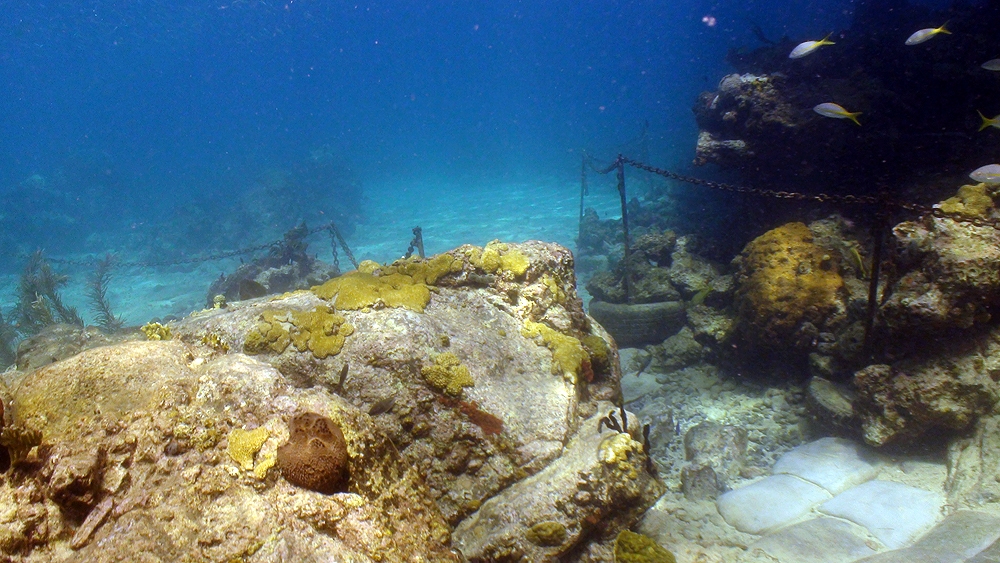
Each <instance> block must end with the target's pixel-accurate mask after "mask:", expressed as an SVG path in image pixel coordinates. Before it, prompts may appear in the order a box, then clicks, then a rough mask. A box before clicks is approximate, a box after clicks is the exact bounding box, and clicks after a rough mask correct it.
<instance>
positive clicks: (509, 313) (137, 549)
mask: <svg viewBox="0 0 1000 563" xmlns="http://www.w3.org/2000/svg"><path fill="white" fill-rule="evenodd" d="M572 265H573V263H572V256H571V255H570V253H569V252H568V251H567V250H566V249H564V248H561V247H559V246H556V245H549V244H543V243H537V242H532V243H525V244H523V245H503V244H500V243H491V244H490V245H487V246H486V247H484V248H479V247H472V246H466V247H461V248H459V249H456V250H454V251H452V252H450V253H445V254H443V255H439V256H436V257H434V258H430V259H427V260H417V259H414V260H408V261H400V262H397V263H396V264H392V265H378V264H374V263H366V264H362V271H360V272H356V273H353V274H350V275H347V276H344V277H342V278H337V279H335V280H333V281H331V282H328V283H326V284H323V285H322V286H317V287H315V288H313V290H310V291H298V292H294V293H290V294H286V295H282V296H280V297H275V298H261V299H255V300H250V301H244V302H240V303H236V304H231V305H230V306H229V307H227V308H225V309H210V310H206V311H202V312H199V313H195V314H193V315H192V316H190V317H188V318H186V319H184V320H182V321H179V322H175V323H171V326H170V328H171V331H170V332H171V333H172V334H173V335H174V339H173V340H166V341H159V342H152V341H150V342H128V343H124V344H119V345H114V346H107V347H103V348H97V349H93V350H89V351H86V352H83V353H81V354H79V355H77V356H73V357H71V358H68V359H65V360H62V361H59V362H56V363H54V364H52V365H49V366H46V367H43V368H41V369H39V370H36V371H34V372H31V373H28V374H24V373H20V372H15V373H14V374H13V375H9V378H10V380H11V396H12V401H11V409H10V412H9V413H7V414H8V416H9V417H10V419H11V421H12V423H11V424H10V425H9V426H8V427H7V428H6V429H5V430H4V433H3V444H4V445H6V446H7V447H8V449H9V450H10V452H11V456H12V458H13V467H12V469H11V470H10V473H9V475H8V478H6V479H4V480H3V481H2V482H0V499H3V501H4V502H5V503H7V505H9V506H15V507H17V510H16V511H15V512H12V513H11V514H15V513H16V517H12V518H8V519H7V520H3V521H0V552H3V553H6V554H10V553H15V552H16V553H25V554H29V555H30V557H31V559H26V560H30V561H40V562H41V561H50V560H52V559H51V558H50V557H49V555H48V554H49V553H52V552H53V551H62V552H72V553H73V554H74V555H73V557H75V559H74V558H72V557H71V558H70V559H69V560H79V561H84V560H86V561H112V560H116V558H119V559H120V558H121V557H123V556H122V554H123V553H142V554H144V556H148V559H150V560H162V561H168V560H169V561H175V560H184V559H189V560H220V559H221V560H229V559H234V558H241V557H249V556H250V555H253V557H254V558H255V559H254V560H260V561H271V560H274V561H277V560H281V559H282V558H284V560H287V559H288V558H293V559H301V560H312V559H310V558H316V557H324V558H333V559H338V560H347V559H352V558H355V559H357V560H379V559H381V560H389V559H391V560H400V561H403V560H410V559H415V558H419V557H424V558H428V559H432V560H435V561H452V560H455V557H456V556H455V555H454V554H452V553H451V551H450V550H451V542H450V531H451V530H452V529H453V527H454V526H456V525H458V526H462V525H463V523H464V522H466V521H468V522H473V521H475V522H477V524H476V526H475V527H476V530H477V532H476V533H477V535H478V537H479V538H480V540H481V543H480V544H479V545H501V544H504V542H505V541H506V540H504V539H503V538H506V537H509V535H507V534H508V532H509V530H510V528H509V527H507V525H506V524H504V525H501V523H500V522H499V521H494V520H491V519H490V518H487V517H485V516H483V515H485V514H486V513H485V512H483V513H482V514H481V513H480V511H483V510H488V509H487V506H489V505H490V504H489V503H490V502H493V501H491V499H494V498H503V499H505V500H503V501H502V502H515V501H516V497H517V496H518V493H516V491H518V490H520V489H518V488H516V487H518V486H520V487H521V488H523V487H524V485H518V484H519V483H523V482H525V479H529V478H531V476H532V475H539V474H541V473H542V472H546V471H549V472H551V471H555V469H550V468H552V467H558V464H561V463H563V464H570V461H569V458H567V459H566V460H564V457H565V456H566V455H568V452H570V451H574V450H573V448H572V447H571V446H568V445H569V444H571V443H577V442H579V441H580V440H584V441H586V440H589V439H590V438H586V436H590V434H591V433H593V432H596V431H597V424H596V422H595V419H594V417H595V416H597V415H598V406H599V405H604V406H606V405H607V403H605V402H602V401H608V400H611V399H616V398H617V397H618V395H619V394H620V389H619V383H618V382H619V377H620V374H619V371H618V359H617V351H616V350H615V348H614V347H613V345H611V344H609V342H610V341H611V340H610V337H608V336H607V335H606V334H604V333H603V331H602V330H601V329H600V327H599V326H597V325H596V324H594V323H592V322H591V321H590V320H589V318H588V317H587V316H586V314H585V313H584V312H583V310H582V307H581V303H580V300H579V299H578V298H577V297H576V293H575V288H574V278H573V270H572ZM602 408H604V407H602ZM303 413H313V414H311V415H309V416H312V417H314V418H317V417H318V418H317V420H319V419H329V420H330V421H331V423H332V424H333V425H335V426H336V427H338V428H340V429H341V430H342V433H343V438H344V441H345V442H346V448H347V454H348V468H347V471H346V472H343V473H338V475H343V474H345V473H346V475H347V476H348V477H347V481H346V484H345V485H344V486H343V487H340V486H338V487H330V488H329V489H330V490H333V489H336V490H337V491H340V490H346V492H335V493H334V494H322V493H319V492H315V491H311V490H308V489H306V488H301V487H299V486H296V485H295V484H293V483H291V482H289V481H287V480H286V479H285V478H283V477H282V475H281V471H279V468H280V469H282V470H284V468H283V467H281V460H279V459H277V458H278V457H279V455H278V448H279V447H281V446H282V445H283V444H285V443H286V442H288V441H289V430H288V428H289V423H290V422H291V421H293V418H294V417H297V416H298V415H302V414H303ZM597 418H600V417H597ZM584 427H586V429H584ZM614 434H615V433H614V432H611V431H608V430H607V429H606V428H605V433H604V434H603V436H602V440H603V439H604V438H605V437H612V436H613V435H614ZM622 435H623V436H625V437H622V438H618V440H619V441H620V442H621V444H619V443H618V442H615V444H616V449H614V456H613V457H614V463H613V464H612V462H610V461H606V460H605V461H602V462H601V463H603V464H605V465H607V464H612V465H613V467H612V468H610V469H608V471H605V472H603V473H595V475H594V478H595V479H598V480H600V481H601V482H600V483H597V484H594V486H598V485H599V487H604V489H601V490H605V491H608V494H606V495H604V494H596V493H594V494H593V495H592V496H591V497H590V500H586V501H583V500H580V503H581V505H586V510H582V509H581V511H579V512H572V511H571V512H567V513H566V514H565V518H563V519H562V520H560V522H562V523H563V526H565V528H566V529H567V530H572V533H569V534H567V535H566V536H565V541H564V542H563V543H561V544H560V547H559V550H560V551H559V553H565V552H567V551H572V552H573V553H585V552H588V551H590V550H592V549H597V550H600V549H604V548H603V547H600V546H605V545H606V544H607V542H608V538H609V537H611V538H612V539H613V537H614V534H615V533H617V531H619V530H620V529H624V528H627V527H628V526H629V525H630V523H631V522H632V521H633V520H634V519H635V517H636V516H637V514H638V513H639V512H640V511H641V510H643V509H644V507H647V506H649V505H651V504H652V502H653V501H654V500H655V498H656V496H657V494H658V492H659V491H660V490H661V489H660V488H659V487H660V486H659V484H658V482H657V480H656V479H655V478H654V477H652V476H651V475H647V474H644V473H641V471H643V470H644V468H645V459H646V452H645V448H644V446H643V443H642V442H641V435H638V436H635V435H633V436H631V437H629V436H628V435H625V434H622ZM636 438H639V439H640V441H637V440H636ZM588 443H589V442H588ZM300 446H301V447H310V446H309V444H308V441H307V442H305V443H304V445H302V444H300ZM618 446H620V447H618ZM589 453H590V454H593V453H594V452H589ZM609 455H610V454H609ZM321 457H322V456H321ZM619 458H620V459H619ZM602 459H603V458H602ZM276 463H277V465H275V464H276ZM571 465H572V464H571ZM574 467H576V466H575V465H574ZM594 467H595V472H596V468H599V467H604V465H595V466H594ZM623 467H624V469H622V468H623ZM630 468H638V469H637V470H636V472H633V471H632V470H631V469H630ZM616 471H617V473H616ZM622 471H624V473H622ZM296 481H298V479H296ZM301 482H302V483H306V482H307V481H305V480H303V481H301ZM574 483H575V482H574ZM306 486H311V485H308V484H307V485H306ZM313 488H320V489H324V490H326V487H313ZM595 490H596V489H595ZM613 491H626V492H627V494H626V493H625V492H622V493H620V494H619V493H615V492H613ZM622 495H625V496H622ZM573 498H574V499H576V500H579V499H577V497H573ZM581 498H582V497H581ZM624 498H627V500H628V502H621V501H622V499H624ZM511 499H515V500H511ZM495 502H501V501H495ZM516 502H529V501H528V500H525V499H522V500H520V501H516ZM247 515H253V517H250V518H248V517H247ZM594 515H596V516H594ZM576 516H579V517H580V518H586V517H588V516H594V517H598V519H599V520H600V525H597V524H593V523H588V522H574V521H573V518H574V517H576ZM536 523H537V522H531V526H534V524H536ZM465 525H466V526H468V525H469V524H465ZM550 528H551V526H550V527H548V528H546V527H544V526H543V527H542V528H539V529H538V530H536V533H534V535H533V536H532V537H535V538H536V539H537V538H549V539H541V540H538V541H541V542H543V543H545V542H549V541H553V540H551V538H554V537H556V536H558V535H559V534H556V535H555V536H553V535H552V534H549V533H543V532H546V531H548V532H551V531H552V529H550ZM519 537H520V536H519ZM532 545H537V542H536V543H535V544H532ZM592 546H593V547H592ZM550 547H551V546H550ZM467 556H470V557H471V555H469V554H467ZM126 558H127V557H126ZM569 560H572V559H569Z"/></svg>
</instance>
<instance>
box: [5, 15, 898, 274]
mask: <svg viewBox="0 0 1000 563" xmlns="http://www.w3.org/2000/svg"><path fill="white" fill-rule="evenodd" d="M888 4H893V2H888V3H887V5H888ZM854 9H855V2H851V1H848V0H829V1H819V0H816V1H809V2H799V1H796V2H791V1H777V0H772V1H737V0H724V1H717V2H709V1H704V0H690V1H679V2H664V1H662V0H660V1H653V0H635V1H594V2H584V3H580V2H570V1H566V0H553V1H547V2H520V1H511V0H501V1H496V2H455V1H452V2H445V1H441V2H410V1H392V2H361V3H354V2H341V1H327V2H323V1H318V0H312V1H308V0H298V1H295V0H292V1H287V2H280V1H272V0H266V1H265V0H235V1H232V0H221V1H220V0H216V1H211V2H210V1H206V0H185V1H170V2H167V1H155V0H154V1H147V0H143V1H135V2H105V1H95V0H84V1H80V2H32V1H29V2H23V3H13V4H10V5H8V6H6V7H5V10H4V16H3V19H2V21H0V39H2V41H0V84H2V85H3V89H4V92H3V98H4V102H3V103H2V104H0V197H2V202H3V206H2V210H0V253H2V255H3V260H0V268H2V269H3V270H4V272H6V273H8V274H12V273H14V272H16V271H17V270H18V268H20V260H21V258H23V256H24V255H25V253H27V252H30V251H32V250H34V249H37V248H42V249H44V250H45V251H46V253H47V254H49V255H55V256H60V255H70V254H73V253H89V254H91V255H96V254H103V253H106V252H115V253H118V254H119V255H120V256H123V257H124V258H125V259H128V258H129V257H132V258H133V259H135V260H142V259H147V260H151V259H155V258H157V257H159V258H165V259H170V258H172V257H180V256H190V255H192V254H200V253H203V252H210V251H219V250H227V249H232V248H238V247H240V246H241V245H245V244H253V243H260V242H266V241H268V240H273V239H274V238H275V236H276V235H280V233H281V232H284V231H285V230H287V229H289V228H291V227H292V226H294V225H295V224H296V223H297V222H298V221H299V220H306V221H308V222H309V223H310V224H311V225H316V224H320V223H321V222H323V221H326V220H330V219H333V220H336V221H338V222H339V223H341V224H342V227H343V228H344V230H345V232H348V233H349V236H348V238H349V240H356V241H357V243H358V244H361V245H369V246H373V247H377V246H378V245H379V244H382V243H385V241H379V240H374V239H375V238H377V236H380V235H381V234H382V231H381V230H379V228H378V227H379V226H384V222H385V221H386V220H387V218H388V219H391V217H394V216H395V217H398V216H399V215H400V214H399V213H395V214H394V215H390V214H389V213H388V212H387V211H386V210H387V209H392V208H393V205H398V204H399V201H398V200H397V199H398V198H409V199H408V200H409V201H413V202H415V203H414V204H413V205H408V206H407V207H406V210H407V211H409V212H411V213H410V216H408V217H407V219H410V218H411V217H412V218H413V219H414V220H421V221H424V222H427V221H433V220H435V219H438V223H439V225H440V226H439V231H438V234H439V235H440V236H439V237H438V240H440V241H441V244H440V245H439V246H438V247H437V248H435V250H445V249H446V248H445V247H450V246H447V245H450V244H451V243H453V242H455V241H458V240H460V239H461V238H462V237H457V236H452V235H454V234H455V233H457V232H462V233H465V234H467V235H468V238H469V239H470V240H466V241H465V242H473V243H479V244H482V243H483V242H486V241H487V240H490V239H491V238H496V237H504V236H513V237H517V236H518V235H524V236H530V235H535V234H536V233H537V234H538V236H545V231H544V230H540V231H539V230H532V229H527V230H526V231H522V232H510V231H509V230H508V231H503V230H502V229H500V228H497V227H496V226H495V225H491V224H490V221H489V219H488V218H485V219H484V216H483V215H476V216H475V217H474V218H469V219H468V220H465V219H464V216H463V214H462V213H455V210H454V209H449V208H448V207H449V206H448V205H447V202H449V201H459V200H460V199H461V198H460V197H459V196H461V197H464V198H470V197H471V198H473V199H475V197H476V196H477V195H479V196H481V197H480V201H483V202H484V203H485V204H488V203H489V201H492V200H496V201H497V205H496V208H497V210H498V211H497V213H498V214H500V215H502V214H503V213H504V210H508V209H510V207H511V206H509V205H505V204H504V202H503V200H502V196H503V194H506V193H510V192H512V191H518V190H522V191H523V193H517V194H514V198H515V199H516V200H517V201H520V202H521V203H519V204H518V205H521V206H530V205H532V201H533V196H537V201H536V202H535V203H538V202H546V201H549V200H548V199H547V198H549V197H555V196H556V195H558V197H564V196H565V198H570V197H572V194H573V190H574V189H576V188H574V187H573V186H578V181H579V168H580V158H581V153H582V151H584V150H586V151H589V152H591V153H592V154H594V155H597V156H599V157H603V158H611V157H613V155H614V154H616V153H617V152H620V151H623V150H626V151H633V150H635V145H634V144H629V143H630V141H633V140H635V139H636V138H637V137H638V136H639V135H644V139H645V141H646V142H645V143H644V145H643V147H644V149H643V150H644V154H642V155H640V156H642V157H643V158H646V159H648V160H649V161H651V162H654V163H656V164H658V165H660V166H665V167H669V168H673V169H680V170H686V169H688V168H689V166H690V162H691V159H692V155H693V153H694V146H695V138H696V135H697V127H696V126H695V123H694V119H693V116H692V112H691V106H692V104H693V103H694V102H695V99H696V96H697V94H698V93H699V92H701V91H703V90H711V89H713V88H714V87H715V86H716V84H717V82H718V80H719V78H720V77H721V76H723V75H724V74H725V73H727V72H729V71H730V68H729V67H728V65H727V63H726V62H725V54H726V52H727V51H728V50H729V49H731V48H738V47H747V48H750V47H754V46H758V45H759V44H760V37H765V38H766V37H770V38H774V39H777V38H780V37H782V36H788V37H796V38H797V37H818V36H821V35H822V34H824V33H826V32H828V31H830V30H834V29H841V28H844V27H846V26H847V25H849V23H850V18H851V15H852V13H853V10H854ZM598 182H599V181H598ZM518 186H520V188H518ZM598 186H603V187H600V188H599V189H601V190H603V191H602V192H601V193H602V194H605V195H607V197H608V198H609V199H608V202H610V204H613V203H614V197H615V195H614V194H613V193H611V191H610V190H612V187H611V184H610V183H609V182H605V183H604V184H600V183H599V184H598ZM404 194H405V196H404ZM452 195H454V196H455V197H451V196H452ZM560 201H562V200H560ZM427 202H434V205H435V206H436V207H429V206H425V207H424V208H420V205H421V204H424V203H427ZM538 205H541V204H540V203H538ZM565 207H566V213H568V214H569V215H568V217H570V218H573V217H574V215H573V214H575V210H574V209H573V205H566V206H565ZM516 211H517V213H515V214H514V216H515V217H521V218H527V219H525V220H523V221H519V224H522V225H527V226H531V227H533V228H534V227H538V226H540V225H542V226H544V224H545V222H546V221H545V209H535V210H531V211H530V212H527V211H524V210H516ZM438 212H440V215H437V214H436V213H438ZM445 219H446V220H445ZM507 219H509V217H507ZM376 220H377V221H382V222H383V225H373V224H372V222H373V221H376ZM463 221H465V222H464V223H463ZM366 224H367V226H366ZM447 225H451V227H453V231H454V232H448V233H445V232H444V231H445V230H446V229H447V228H448V227H447ZM569 232H570V233H572V229H570V230H569ZM407 234H408V232H407V231H405V230H404V231H403V234H402V235H400V238H401V239H403V240H401V241H399V242H393V243H392V244H395V245H396V246H397V247H399V246H404V245H405V242H406V241H405V238H406V235H407ZM549 234H550V235H551V237H552V238H553V239H554V240H557V241H558V242H561V243H564V244H568V245H572V243H573V240H572V235H571V234H569V235H567V234H566V232H556V233H549ZM446 235H447V236H446ZM354 236H357V237H358V238H357V239H353V238H352V237H354ZM386 236H388V235H386ZM433 240H434V239H433V237H432V238H431V241H432V244H433ZM399 253H401V252H399ZM399 253H397V255H398V254H399ZM19 257H20V258H19ZM373 257H374V258H376V259H380V260H385V259H391V258H393V257H394V256H392V255H385V254H381V255H376V256H373ZM223 269H225V265H220V266H217V267H216V270H223Z"/></svg>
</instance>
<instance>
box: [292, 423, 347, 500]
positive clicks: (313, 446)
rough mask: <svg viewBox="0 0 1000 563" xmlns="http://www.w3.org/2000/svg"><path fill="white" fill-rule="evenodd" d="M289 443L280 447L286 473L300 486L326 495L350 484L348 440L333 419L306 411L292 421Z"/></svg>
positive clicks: (339, 490) (341, 489) (294, 483)
mask: <svg viewBox="0 0 1000 563" xmlns="http://www.w3.org/2000/svg"><path fill="white" fill-rule="evenodd" d="M288 433H289V436H288V443H286V444H284V445H283V446H281V447H279V448H278V467H279V468H280V469H281V474H282V476H284V477H285V479H286V480H287V481H288V482H289V483H291V484H293V485H296V486H298V487H302V488H304V489H310V490H313V491H317V492H320V493H324V494H332V493H336V492H341V491H343V490H344V489H345V485H346V484H347V477H348V471H347V461H348V455H347V442H346V441H345V440H344V433H343V432H341V430H340V427H339V426H337V425H336V423H334V422H333V421H332V420H330V419H329V418H327V417H325V416H323V415H320V414H316V413H314V412H306V413H302V414H299V415H296V416H295V418H293V419H292V420H290V421H289V422H288Z"/></svg>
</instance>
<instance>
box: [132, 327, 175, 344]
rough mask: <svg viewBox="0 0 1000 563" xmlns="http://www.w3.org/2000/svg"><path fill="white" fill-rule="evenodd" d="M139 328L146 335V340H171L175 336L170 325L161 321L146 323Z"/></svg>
mask: <svg viewBox="0 0 1000 563" xmlns="http://www.w3.org/2000/svg"><path fill="white" fill-rule="evenodd" d="M139 330H141V331H142V333H143V334H145V335H146V340H170V339H171V338H173V337H174V335H173V332H171V331H170V327H169V326H166V325H162V324H160V323H146V324H144V325H142V328H140V329H139Z"/></svg>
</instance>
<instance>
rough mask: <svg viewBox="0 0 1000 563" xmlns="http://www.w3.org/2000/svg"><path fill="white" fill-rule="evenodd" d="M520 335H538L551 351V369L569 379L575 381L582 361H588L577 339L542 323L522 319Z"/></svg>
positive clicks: (588, 358)
mask: <svg viewBox="0 0 1000 563" xmlns="http://www.w3.org/2000/svg"><path fill="white" fill-rule="evenodd" d="M521 335H522V336H524V337H526V338H535V337H536V336H540V337H541V338H542V342H544V343H545V346H547V347H548V349H549V350H551V351H552V369H553V370H558V371H560V372H561V373H562V374H563V376H564V377H566V378H567V379H569V380H570V381H574V382H575V381H576V378H577V376H579V375H580V369H581V368H582V367H583V363H584V362H585V361H586V362H589V361H590V356H589V355H588V354H587V351H586V350H584V348H583V344H582V343H581V342H580V341H579V340H578V339H576V338H574V337H572V336H569V335H566V334H562V333H561V332H558V331H556V330H554V329H552V328H550V327H548V326H547V325H544V324H542V323H536V322H534V321H524V328H522V329H521Z"/></svg>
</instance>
